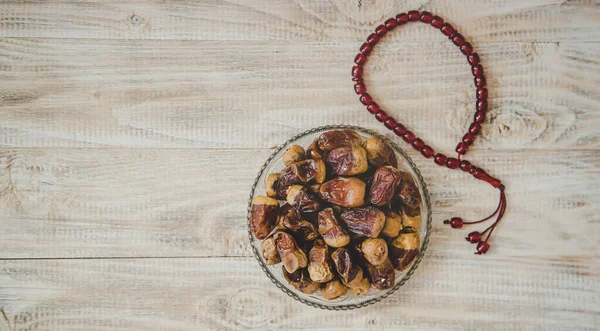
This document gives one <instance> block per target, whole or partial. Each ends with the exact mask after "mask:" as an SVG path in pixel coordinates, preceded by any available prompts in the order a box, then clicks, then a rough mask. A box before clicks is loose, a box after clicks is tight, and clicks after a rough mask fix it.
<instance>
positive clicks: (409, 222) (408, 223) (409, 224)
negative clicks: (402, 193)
mask: <svg viewBox="0 0 600 331" xmlns="http://www.w3.org/2000/svg"><path fill="white" fill-rule="evenodd" d="M412 214H414V215H412ZM402 227H405V228H413V229H414V230H415V231H419V229H420V228H421V213H419V212H417V213H408V212H407V208H405V210H403V213H402Z"/></svg>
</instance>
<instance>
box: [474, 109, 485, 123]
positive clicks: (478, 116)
mask: <svg viewBox="0 0 600 331" xmlns="http://www.w3.org/2000/svg"><path fill="white" fill-rule="evenodd" d="M483 122H485V113H484V112H482V111H478V112H476V113H475V123H479V124H481V123H483Z"/></svg>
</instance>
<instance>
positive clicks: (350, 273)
mask: <svg viewBox="0 0 600 331" xmlns="http://www.w3.org/2000/svg"><path fill="white" fill-rule="evenodd" d="M331 258H332V260H333V263H334V265H335V268H336V270H337V272H338V275H340V278H341V279H342V282H343V283H344V285H346V286H348V287H352V286H354V285H358V283H359V282H360V281H361V280H362V278H363V270H362V269H361V268H360V267H359V266H358V265H357V264H356V263H354V261H353V260H352V257H351V256H350V252H349V251H348V250H347V249H345V248H338V249H337V250H336V251H335V252H333V253H332V254H331Z"/></svg>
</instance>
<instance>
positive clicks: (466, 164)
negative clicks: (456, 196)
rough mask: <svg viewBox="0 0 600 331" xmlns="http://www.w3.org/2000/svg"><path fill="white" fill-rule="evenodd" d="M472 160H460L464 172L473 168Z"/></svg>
mask: <svg viewBox="0 0 600 331" xmlns="http://www.w3.org/2000/svg"><path fill="white" fill-rule="evenodd" d="M471 167H472V165H471V162H469V161H467V160H461V161H460V170H462V171H464V172H469V171H470V170H471Z"/></svg>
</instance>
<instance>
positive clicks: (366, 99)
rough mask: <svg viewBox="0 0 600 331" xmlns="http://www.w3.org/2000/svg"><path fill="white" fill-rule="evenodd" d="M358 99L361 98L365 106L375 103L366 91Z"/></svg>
mask: <svg viewBox="0 0 600 331" xmlns="http://www.w3.org/2000/svg"><path fill="white" fill-rule="evenodd" d="M358 100H360V102H361V103H362V104H363V105H365V106H368V105H370V104H371V103H373V98H371V96H370V95H369V93H364V94H363V95H361V96H360V98H359V99H358Z"/></svg>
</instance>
